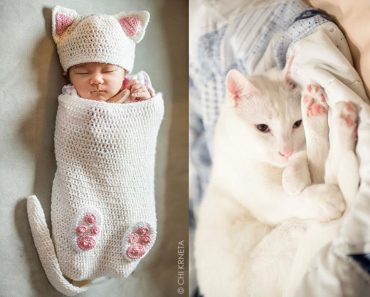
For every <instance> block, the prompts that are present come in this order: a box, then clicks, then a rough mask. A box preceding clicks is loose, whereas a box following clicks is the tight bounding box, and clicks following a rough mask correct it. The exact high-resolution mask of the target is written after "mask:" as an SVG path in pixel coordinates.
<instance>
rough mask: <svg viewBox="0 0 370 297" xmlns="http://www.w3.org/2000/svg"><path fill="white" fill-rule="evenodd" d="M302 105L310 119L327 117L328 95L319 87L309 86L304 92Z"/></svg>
mask: <svg viewBox="0 0 370 297" xmlns="http://www.w3.org/2000/svg"><path fill="white" fill-rule="evenodd" d="M302 103H303V107H304V109H305V114H306V115H307V116H308V117H314V116H320V115H327V113H328V104H327V103H326V95H325V93H324V90H323V89H322V88H321V87H320V86H319V85H312V84H309V85H307V86H306V87H305V88H304V89H303V92H302Z"/></svg>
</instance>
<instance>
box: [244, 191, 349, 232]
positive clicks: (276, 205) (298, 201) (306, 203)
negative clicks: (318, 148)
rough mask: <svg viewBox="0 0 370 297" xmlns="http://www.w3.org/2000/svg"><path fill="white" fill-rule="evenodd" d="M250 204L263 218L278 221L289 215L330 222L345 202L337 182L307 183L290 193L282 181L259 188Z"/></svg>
mask: <svg viewBox="0 0 370 297" xmlns="http://www.w3.org/2000/svg"><path fill="white" fill-rule="evenodd" d="M260 191H261V192H259V193H258V194H257V195H256V196H255V197H259V199H258V200H253V201H250V203H249V205H248V208H249V209H250V210H251V212H252V213H253V214H254V215H255V216H256V217H257V218H258V219H259V220H260V221H261V222H264V223H267V224H270V225H278V224H280V223H282V222H284V221H285V220H287V219H291V218H300V219H313V220H318V221H321V222H327V221H331V220H334V219H337V218H339V217H340V216H341V215H342V214H343V212H344V210H345V203H344V199H343V195H342V192H341V191H340V189H339V187H338V186H337V185H329V184H319V185H310V186H308V187H306V188H305V189H304V190H303V191H302V192H301V193H299V194H297V195H289V194H287V193H286V192H285V190H284V188H283V187H282V185H277V184H275V185H273V184H271V185H270V186H269V188H265V189H260Z"/></svg>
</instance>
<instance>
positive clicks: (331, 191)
mask: <svg viewBox="0 0 370 297" xmlns="http://www.w3.org/2000/svg"><path fill="white" fill-rule="evenodd" d="M310 196H311V197H309V198H308V199H309V200H310V203H311V204H312V210H313V218H315V219H318V220H319V221H321V222H328V221H331V220H334V219H338V218H340V217H341V216H342V214H343V212H344V210H345V208H346V205H345V201H344V198H343V194H342V192H341V191H340V189H339V187H338V186H337V185H329V184H321V185H315V191H314V192H312V193H310Z"/></svg>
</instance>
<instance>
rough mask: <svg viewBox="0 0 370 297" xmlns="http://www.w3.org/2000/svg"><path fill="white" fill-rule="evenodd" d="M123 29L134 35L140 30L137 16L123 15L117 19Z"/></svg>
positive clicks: (129, 34)
mask: <svg viewBox="0 0 370 297" xmlns="http://www.w3.org/2000/svg"><path fill="white" fill-rule="evenodd" d="M119 23H120V24H121V26H122V28H123V30H124V31H125V32H126V34H127V35H128V36H130V37H131V36H135V35H136V34H137V33H139V31H140V19H139V17H137V16H124V17H121V18H120V19H119Z"/></svg>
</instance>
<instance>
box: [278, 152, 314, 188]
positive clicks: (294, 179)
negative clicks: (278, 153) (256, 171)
mask: <svg viewBox="0 0 370 297" xmlns="http://www.w3.org/2000/svg"><path fill="white" fill-rule="evenodd" d="M310 184H311V176H310V171H309V169H308V160H307V154H306V152H305V151H302V152H299V153H297V154H296V155H295V156H294V157H293V158H292V159H291V160H290V161H289V164H288V166H287V167H285V168H284V171H283V175H282V185H283V188H284V190H285V192H286V193H287V194H289V195H297V194H299V193H300V192H302V191H303V189H304V188H306V187H307V186H309V185H310Z"/></svg>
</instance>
